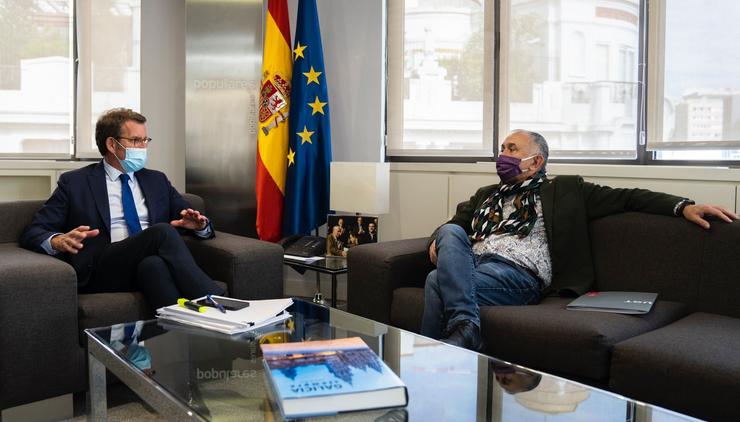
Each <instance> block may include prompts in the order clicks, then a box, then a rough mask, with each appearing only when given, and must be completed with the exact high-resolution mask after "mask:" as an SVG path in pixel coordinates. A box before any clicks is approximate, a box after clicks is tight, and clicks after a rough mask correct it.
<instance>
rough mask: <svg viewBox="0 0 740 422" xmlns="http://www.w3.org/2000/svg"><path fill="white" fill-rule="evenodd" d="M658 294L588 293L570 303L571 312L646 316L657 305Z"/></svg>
mask: <svg viewBox="0 0 740 422" xmlns="http://www.w3.org/2000/svg"><path fill="white" fill-rule="evenodd" d="M657 297H658V294H657V293H645V292H588V293H586V294H583V295H581V296H580V297H578V298H577V299H576V300H574V301H572V302H570V303H569V304H568V306H567V307H566V309H568V310H571V311H596V312H615V313H620V314H646V313H648V312H650V309H652V307H653V304H654V303H655V300H656V298H657Z"/></svg>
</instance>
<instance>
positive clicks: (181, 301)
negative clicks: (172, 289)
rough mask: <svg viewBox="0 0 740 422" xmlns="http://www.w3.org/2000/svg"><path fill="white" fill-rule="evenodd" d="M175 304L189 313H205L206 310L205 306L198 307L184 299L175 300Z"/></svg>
mask: <svg viewBox="0 0 740 422" xmlns="http://www.w3.org/2000/svg"><path fill="white" fill-rule="evenodd" d="M177 304H178V305H180V306H182V307H183V308H188V309H190V310H191V311H195V312H205V311H206V309H208V307H207V306H200V305H198V304H197V303H195V302H193V301H192V300H188V299H185V298H180V299H177Z"/></svg>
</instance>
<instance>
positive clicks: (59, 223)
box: [19, 161, 190, 286]
mask: <svg viewBox="0 0 740 422" xmlns="http://www.w3.org/2000/svg"><path fill="white" fill-rule="evenodd" d="M135 176H136V180H137V183H139V186H140V187H141V191H142V193H143V194H144V200H145V202H146V206H147V209H148V211H149V224H150V225H154V224H157V223H169V222H170V221H172V220H176V219H179V218H180V211H182V210H183V209H185V208H189V207H190V204H188V203H187V201H185V200H184V199H183V198H182V196H180V194H179V193H178V192H177V190H175V188H173V187H172V185H171V184H170V181H169V180H167V176H165V175H164V173H162V172H159V171H155V170H148V169H143V170H140V171H137V172H136V173H135ZM105 178H106V175H105V169H104V167H103V163H102V161H101V162H98V163H96V164H91V165H89V166H87V167H83V168H81V169H78V170H74V171H70V172H67V173H64V174H62V175H61V177H59V181H58V182H57V188H56V189H55V190H54V193H53V194H52V195H51V198H49V200H47V201H46V203H45V204H44V206H43V207H42V208H41V209H40V210H39V212H37V213H36V216H35V217H34V219H33V222H32V223H31V224H30V225H29V226H28V227H26V229H25V230H24V231H23V234H22V235H21V238H20V240H19V243H20V244H21V246H22V247H24V248H26V249H30V250H33V251H37V252H41V253H46V252H45V251H44V250H43V249H42V248H41V244H42V243H43V242H44V241H45V240H46V239H48V238H49V236H51V235H52V234H54V233H67V232H68V231H70V230H72V229H74V228H76V227H78V226H90V228H91V229H100V234H98V236H96V237H91V238H88V239H86V240H85V242H84V244H85V247H84V248H82V250H81V251H80V252H79V253H77V254H75V255H72V254H60V255H57V256H59V257H60V258H62V259H64V260H65V261H67V262H69V263H70V264H71V265H72V267H74V269H75V271H76V272H77V282H78V286H84V285H85V284H87V281H88V279H89V277H90V273H91V271H92V269H93V267H94V265H95V262H96V259H97V256H98V254H99V253H100V252H101V251H102V249H103V248H104V247H105V246H106V245H108V244H110V206H109V205H108V189H107V187H106V179H105Z"/></svg>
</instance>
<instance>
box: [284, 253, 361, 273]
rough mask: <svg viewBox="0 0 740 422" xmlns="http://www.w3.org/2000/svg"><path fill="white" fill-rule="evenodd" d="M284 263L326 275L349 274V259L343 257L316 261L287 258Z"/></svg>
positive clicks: (327, 257)
mask: <svg viewBox="0 0 740 422" xmlns="http://www.w3.org/2000/svg"><path fill="white" fill-rule="evenodd" d="M317 258H318V257H317ZM283 263H284V264H285V265H290V266H293V267H300V268H307V269H310V270H314V271H319V272H323V273H326V274H332V273H333V274H342V273H346V272H347V258H345V257H343V256H326V257H323V258H319V259H315V260H311V259H308V260H297V259H291V258H288V257H287V256H286V257H285V259H284V260H283Z"/></svg>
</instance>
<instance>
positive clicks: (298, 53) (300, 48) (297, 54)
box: [293, 41, 308, 75]
mask: <svg viewBox="0 0 740 422" xmlns="http://www.w3.org/2000/svg"><path fill="white" fill-rule="evenodd" d="M296 44H298V46H297V47H296V48H295V50H293V54H295V56H294V57H293V60H298V58H299V57H300V58H303V59H305V57H303V50H305V49H306V47H308V46H307V45H301V42H300V41H296ZM304 75H305V73H304Z"/></svg>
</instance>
